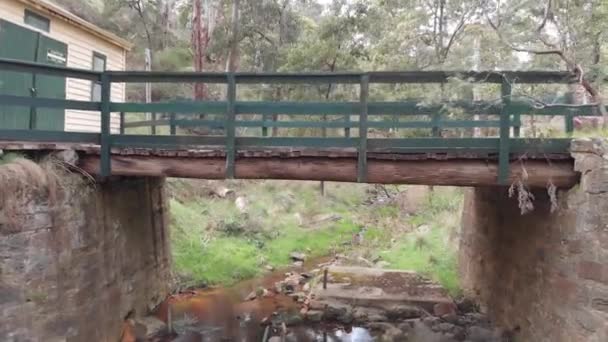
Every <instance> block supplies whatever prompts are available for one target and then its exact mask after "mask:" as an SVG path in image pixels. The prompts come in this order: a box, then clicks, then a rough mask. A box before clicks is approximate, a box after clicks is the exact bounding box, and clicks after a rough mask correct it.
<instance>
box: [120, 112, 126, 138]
mask: <svg viewBox="0 0 608 342" xmlns="http://www.w3.org/2000/svg"><path fill="white" fill-rule="evenodd" d="M120 134H121V135H122V134H125V112H120Z"/></svg>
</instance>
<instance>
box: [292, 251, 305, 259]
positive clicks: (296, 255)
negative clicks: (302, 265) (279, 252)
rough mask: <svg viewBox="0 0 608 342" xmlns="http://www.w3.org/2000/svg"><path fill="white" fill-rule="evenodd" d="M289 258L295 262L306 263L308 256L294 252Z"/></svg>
mask: <svg viewBox="0 0 608 342" xmlns="http://www.w3.org/2000/svg"><path fill="white" fill-rule="evenodd" d="M289 257H290V258H291V260H293V261H305V260H306V254H304V253H300V252H292V253H291V254H289Z"/></svg>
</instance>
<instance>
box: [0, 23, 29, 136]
mask: <svg viewBox="0 0 608 342" xmlns="http://www.w3.org/2000/svg"><path fill="white" fill-rule="evenodd" d="M37 41H38V33H36V32H33V31H30V30H27V29H24V28H23V27H21V26H18V25H15V24H13V23H10V22H8V21H5V20H0V57H1V58H11V59H18V60H22V61H29V62H33V61H35V59H36V45H37ZM33 88H34V83H33V79H32V75H31V74H26V73H21V72H13V71H2V70H0V94H2V95H17V96H31V94H32V90H33ZM0 128H13V129H28V128H30V108H29V107H21V106H7V105H3V104H1V103H0Z"/></svg>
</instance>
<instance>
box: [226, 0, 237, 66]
mask: <svg viewBox="0 0 608 342" xmlns="http://www.w3.org/2000/svg"><path fill="white" fill-rule="evenodd" d="M239 2H240V0H233V2H232V38H231V39H230V51H229V52H228V58H227V59H226V72H234V71H236V69H237V64H238V63H237V61H238V55H239V51H238V50H239Z"/></svg>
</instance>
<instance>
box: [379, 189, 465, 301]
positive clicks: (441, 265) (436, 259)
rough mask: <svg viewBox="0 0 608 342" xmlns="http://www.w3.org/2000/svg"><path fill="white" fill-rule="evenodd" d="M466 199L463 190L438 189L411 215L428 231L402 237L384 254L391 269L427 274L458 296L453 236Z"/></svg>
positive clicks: (416, 223)
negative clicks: (416, 212)
mask: <svg viewBox="0 0 608 342" xmlns="http://www.w3.org/2000/svg"><path fill="white" fill-rule="evenodd" d="M462 198H463V195H462V192H461V191H460V190H459V189H449V190H445V189H441V191H434V192H433V193H432V195H431V196H430V198H429V202H428V203H427V205H426V206H425V208H424V209H423V210H422V211H421V212H420V213H418V214H416V215H414V216H412V217H411V218H410V222H411V223H412V226H414V227H420V226H422V225H426V226H427V227H428V230H427V231H415V232H412V233H410V234H407V235H404V236H402V237H400V238H399V240H398V241H397V242H396V243H395V244H394V245H392V246H390V247H389V248H388V249H386V250H384V251H382V252H381V253H380V255H381V256H382V258H383V259H384V260H386V261H388V262H389V263H390V267H391V268H397V269H407V270H414V271H417V272H421V273H424V274H427V275H428V276H430V277H431V278H433V279H434V280H436V281H438V282H439V283H441V285H443V286H444V287H445V288H446V289H447V290H448V291H449V292H450V294H451V295H454V296H455V295H458V294H459V293H460V287H459V283H458V267H457V256H456V253H457V249H456V247H455V246H453V245H452V244H453V242H451V241H450V235H451V234H452V233H453V232H454V231H457V230H458V225H459V222H460V210H461V206H462Z"/></svg>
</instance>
